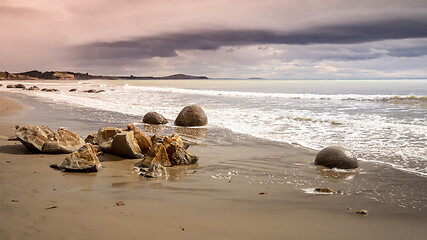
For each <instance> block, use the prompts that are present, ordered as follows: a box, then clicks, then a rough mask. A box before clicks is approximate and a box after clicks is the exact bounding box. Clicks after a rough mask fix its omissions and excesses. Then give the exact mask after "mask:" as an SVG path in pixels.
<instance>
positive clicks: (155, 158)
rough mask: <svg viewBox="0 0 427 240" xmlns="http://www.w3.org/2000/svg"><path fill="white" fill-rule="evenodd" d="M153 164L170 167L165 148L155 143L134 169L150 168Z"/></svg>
mask: <svg viewBox="0 0 427 240" xmlns="http://www.w3.org/2000/svg"><path fill="white" fill-rule="evenodd" d="M154 164H160V165H162V166H164V167H170V166H172V164H171V162H170V161H169V157H168V154H167V152H166V148H165V146H164V145H163V144H162V143H155V144H154V145H153V147H152V148H151V149H150V151H148V152H147V153H146V154H145V156H144V158H143V159H142V160H141V161H139V162H138V163H137V164H136V165H135V166H136V167H151V166H152V165H154Z"/></svg>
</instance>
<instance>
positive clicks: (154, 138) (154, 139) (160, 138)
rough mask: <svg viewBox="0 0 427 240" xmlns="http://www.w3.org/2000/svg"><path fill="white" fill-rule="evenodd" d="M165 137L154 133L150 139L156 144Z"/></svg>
mask: <svg viewBox="0 0 427 240" xmlns="http://www.w3.org/2000/svg"><path fill="white" fill-rule="evenodd" d="M163 138H164V137H163V136H161V135H157V134H154V135H153V136H151V138H150V140H151V142H152V143H153V145H154V144H155V143H163Z"/></svg>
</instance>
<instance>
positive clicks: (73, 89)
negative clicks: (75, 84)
mask: <svg viewBox="0 0 427 240" xmlns="http://www.w3.org/2000/svg"><path fill="white" fill-rule="evenodd" d="M76 91H77V88H72V89H70V90H68V92H76Z"/></svg>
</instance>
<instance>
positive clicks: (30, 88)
mask: <svg viewBox="0 0 427 240" xmlns="http://www.w3.org/2000/svg"><path fill="white" fill-rule="evenodd" d="M27 90H29V91H36V90H39V87H37V86H32V87H29V88H27Z"/></svg>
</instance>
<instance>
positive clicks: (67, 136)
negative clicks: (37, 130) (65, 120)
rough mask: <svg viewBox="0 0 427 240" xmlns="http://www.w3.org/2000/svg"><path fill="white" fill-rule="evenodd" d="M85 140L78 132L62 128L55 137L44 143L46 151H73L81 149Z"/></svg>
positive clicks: (44, 150)
mask: <svg viewBox="0 0 427 240" xmlns="http://www.w3.org/2000/svg"><path fill="white" fill-rule="evenodd" d="M84 144H85V142H84V141H83V140H82V139H81V138H80V137H79V135H78V134H77V133H73V132H71V131H68V130H66V129H63V128H60V129H58V131H57V132H56V133H55V136H54V138H53V139H49V140H47V141H46V142H45V144H44V145H43V150H42V152H44V153H72V152H75V151H77V150H78V149H80V148H81V147H82V146H83V145H84Z"/></svg>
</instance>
